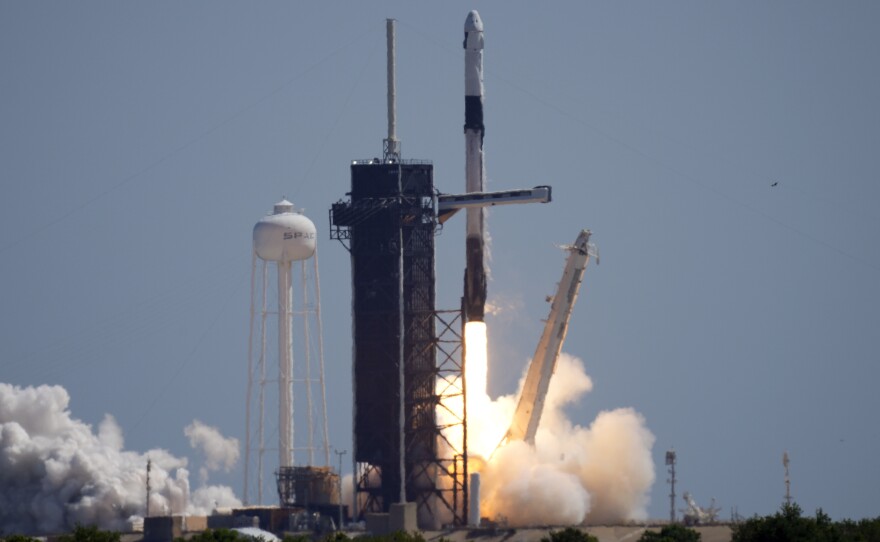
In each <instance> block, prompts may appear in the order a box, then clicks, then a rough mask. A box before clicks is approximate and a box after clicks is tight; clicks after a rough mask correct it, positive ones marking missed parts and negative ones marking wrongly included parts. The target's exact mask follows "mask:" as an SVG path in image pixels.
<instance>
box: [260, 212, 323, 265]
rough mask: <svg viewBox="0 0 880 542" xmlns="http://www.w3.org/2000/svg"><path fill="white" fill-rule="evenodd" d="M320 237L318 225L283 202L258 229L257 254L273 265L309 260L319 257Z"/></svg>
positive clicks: (265, 218) (261, 221) (264, 218)
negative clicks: (317, 253)
mask: <svg viewBox="0 0 880 542" xmlns="http://www.w3.org/2000/svg"><path fill="white" fill-rule="evenodd" d="M317 237H318V234H317V230H316V229H315V224H314V223H313V222H312V221H311V220H309V219H308V218H306V217H305V215H302V214H300V213H297V212H295V211H294V210H293V204H292V203H290V202H289V201H287V200H286V199H283V200H281V201H279V202H278V203H276V204H275V211H274V212H273V214H271V215H268V216H265V217H263V218H262V219H261V220H260V221H259V222H257V224H256V225H255V226H254V250H255V251H256V252H257V256H259V257H260V258H262V259H263V260H268V261H270V262H292V261H297V260H307V259H309V258H311V257H312V255H313V254H314V253H315V246H316V243H317Z"/></svg>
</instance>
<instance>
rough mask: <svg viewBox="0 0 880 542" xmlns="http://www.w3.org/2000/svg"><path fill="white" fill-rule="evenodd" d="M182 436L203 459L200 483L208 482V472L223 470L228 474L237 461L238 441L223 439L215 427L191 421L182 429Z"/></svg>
mask: <svg viewBox="0 0 880 542" xmlns="http://www.w3.org/2000/svg"><path fill="white" fill-rule="evenodd" d="M183 434H184V435H186V436H187V437H188V438H189V445H190V446H192V448H193V449H194V450H198V451H200V452H201V453H202V455H203V456H204V458H205V464H204V467H202V468H201V469H200V478H201V480H202V483H206V482H207V481H208V473H209V472H210V471H217V470H220V469H223V470H224V471H226V472H229V471H230V470H232V467H234V466H235V463H236V462H237V461H238V456H239V448H238V439H237V438H234V437H229V438H227V437H224V436H223V435H222V434H220V431H218V430H217V428H216V427H211V426H210V425H206V424H204V423H202V422H200V421H199V420H193V422H192V423H191V424H189V425H187V426H186V427H184V428H183Z"/></svg>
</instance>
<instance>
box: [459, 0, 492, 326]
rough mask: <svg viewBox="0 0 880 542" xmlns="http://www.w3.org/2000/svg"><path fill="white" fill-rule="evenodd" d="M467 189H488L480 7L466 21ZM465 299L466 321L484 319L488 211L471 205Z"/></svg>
mask: <svg viewBox="0 0 880 542" xmlns="http://www.w3.org/2000/svg"><path fill="white" fill-rule="evenodd" d="M464 89H465V92H464V138H465V191H466V192H485V173H486V169H485V165H484V164H483V136H484V135H485V132H486V128H485V126H484V125H483V22H482V21H481V20H480V14H479V13H477V12H476V11H471V12H470V13H468V16H467V19H466V20H465V23H464ZM466 229H467V240H466V254H467V259H466V267H465V277H464V303H463V305H464V306H463V307H462V309H463V310H464V313H465V314H464V316H465V320H466V321H482V320H483V316H484V312H485V305H486V267H485V264H484V261H483V260H484V255H485V227H484V211H483V208H482V207H478V208H470V209H467V223H466Z"/></svg>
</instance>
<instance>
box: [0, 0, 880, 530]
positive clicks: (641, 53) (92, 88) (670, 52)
mask: <svg viewBox="0 0 880 542" xmlns="http://www.w3.org/2000/svg"><path fill="white" fill-rule="evenodd" d="M474 8H476V9H478V10H479V11H480V15H481V17H482V19H483V22H484V24H485V40H486V50H485V73H486V93H487V96H486V111H485V114H486V117H485V120H486V140H485V146H486V164H487V171H488V178H489V182H490V188H491V189H504V188H515V187H529V186H534V185H538V184H549V185H552V186H553V196H554V201H553V202H552V203H551V204H548V205H540V206H539V205H532V206H521V207H507V208H501V209H497V210H493V211H492V213H491V216H490V217H489V219H488V224H489V229H490V232H491V235H492V261H491V268H492V280H491V282H490V284H489V296H490V301H491V302H493V303H494V304H496V305H498V306H500V307H502V308H503V309H504V310H503V311H502V312H501V313H500V314H499V315H497V316H496V317H494V318H493V319H491V320H490V321H489V322H488V323H489V327H490V368H489V371H490V377H489V378H490V391H491V392H492V393H495V394H500V393H510V392H512V391H513V390H514V389H515V387H516V383H517V379H518V378H519V375H520V374H521V372H522V371H523V369H524V367H525V363H526V360H527V358H529V357H530V356H531V355H532V352H533V350H534V347H535V344H536V342H537V340H538V337H539V335H540V332H541V322H540V319H541V318H545V317H546V312H547V310H548V305H547V304H546V303H545V302H544V298H545V295H547V294H550V293H552V292H553V290H554V287H555V282H556V281H557V280H558V278H559V275H560V274H561V271H562V265H563V261H564V259H563V253H562V252H561V251H559V250H558V249H557V248H555V246H554V245H558V244H563V243H570V242H572V241H574V239H575V237H576V236H577V233H578V231H579V230H580V229H581V228H590V229H591V230H592V231H593V241H594V242H595V243H596V244H597V245H598V247H599V250H600V252H601V255H602V263H601V265H600V266H594V265H592V264H591V266H590V268H589V269H588V270H587V273H586V278H585V281H584V285H583V288H582V290H581V294H582V295H581V297H580V300H579V304H578V305H577V307H576V309H575V312H574V315H573V318H572V323H571V329H570V332H569V335H568V340H567V342H566V345H565V348H564V350H565V351H566V352H569V353H571V354H573V355H575V356H578V357H580V358H581V359H583V360H584V362H585V365H586V367H587V372H588V373H589V374H590V375H591V377H592V378H593V382H594V390H593V391H592V393H590V394H589V395H587V396H586V398H585V399H584V400H582V401H581V402H580V403H579V404H577V405H576V407H575V408H573V409H571V412H570V414H571V417H572V418H573V419H574V420H575V421H577V422H579V423H582V424H587V423H589V422H590V421H591V420H593V419H594V418H595V416H596V414H597V413H598V412H599V411H601V410H603V409H611V408H616V407H626V406H631V407H634V408H635V409H637V410H638V411H639V412H641V413H642V414H643V415H644V416H645V419H646V423H647V426H648V427H649V428H650V430H651V431H652V432H653V433H654V435H655V436H656V443H655V446H654V457H655V458H656V469H657V481H656V483H655V484H654V489H653V491H652V494H651V496H652V501H651V505H650V508H649V512H650V514H651V516H652V517H661V518H662V517H666V516H668V506H669V505H668V498H667V497H666V495H667V494H668V492H669V489H668V486H667V485H666V483H665V479H666V473H665V467H664V465H663V458H664V453H665V451H666V450H667V449H669V448H671V447H674V448H675V449H676V450H677V452H678V458H679V465H678V478H679V486H678V490H679V493H681V492H682V491H684V490H688V491H691V492H692V493H693V494H694V496H695V498H696V499H697V500H698V501H699V502H703V503H708V501H709V499H710V498H711V497H715V498H716V500H717V503H718V505H720V506H721V507H722V510H723V512H722V515H723V516H724V517H728V516H729V514H730V510H731V508H732V507H736V508H737V509H738V510H739V512H740V513H741V514H745V515H751V514H753V513H760V514H767V513H771V512H773V511H774V510H775V509H776V508H777V507H778V506H779V504H780V503H781V501H782V497H783V495H784V485H783V469H782V461H781V460H782V453H783V451H785V450H788V452H789V454H790V456H791V477H792V493H793V496H794V498H795V500H796V501H797V502H798V503H799V504H801V505H802V507H803V508H804V509H805V510H806V511H808V512H812V511H814V510H815V509H816V508H817V507H822V508H824V509H825V511H827V512H828V513H830V514H831V515H832V516H834V517H837V518H841V517H856V518H859V517H865V516H871V517H873V516H876V515H878V513H880V510H878V508H877V503H878V502H880V467H878V465H877V463H876V458H877V457H880V424H878V423H877V420H876V418H877V413H878V411H880V399H878V393H877V392H876V387H877V384H876V383H877V382H878V380H880V368H878V363H877V361H878V360H877V341H876V339H877V337H878V324H880V314H878V306H880V281H878V277H880V253H878V249H877V242H876V239H877V237H878V234H880V213H878V212H877V210H876V209H877V205H878V203H880V183H878V170H880V107H878V106H877V97H878V96H880V70H878V67H877V66H878V62H877V59H878V58H880V34H878V32H877V29H878V27H880V4H877V3H876V2H867V1H866V2H858V1H854V2H845V3H833V2H821V3H817V2H793V1H780V2H736V3H734V2H711V3H705V2H662V3H661V2H614V3H612V2H601V3H594V2H566V3H557V4H551V5H548V4H538V3H525V2H508V1H503V2H502V1H497V2H494V1H488V2H483V1H480V2H476V3H462V2H443V3H439V2H438V3H413V2H373V3H366V2H335V1H333V2H320V3H318V2H315V3H306V2H300V3H294V2H259V3H243V2H225V1H222V2H206V1H192V2H138V3H135V2H109V1H102V2H75V3H74V2H24V1H8V0H7V1H4V2H2V3H0V182H2V198H0V277H2V281H0V381H3V382H8V383H13V384H17V385H23V386H24V385H36V384H41V383H52V384H61V385H63V386H64V387H65V388H66V389H67V390H68V391H69V392H70V394H71V397H72V401H71V410H72V412H73V414H74V416H75V417H78V418H81V419H83V420H85V421H87V422H89V423H94V424H97V423H98V422H99V421H100V420H101V418H102V416H103V414H104V413H112V414H113V415H114V416H116V418H117V420H118V421H119V424H120V425H121V427H122V429H123V431H124V432H125V438H126V447H128V448H130V449H134V450H146V449H149V448H153V447H162V448H167V449H169V450H170V451H172V452H173V453H175V454H177V455H189V456H191V458H192V464H193V466H194V468H193V469H192V470H196V468H197V467H198V465H199V463H198V461H199V460H198V458H196V457H195V454H194V453H193V451H192V450H191V449H190V447H189V444H188V440H187V437H186V436H185V435H184V432H183V428H184V427H185V426H187V425H189V424H190V423H192V421H193V420H194V419H199V420H201V421H202V422H204V423H206V424H209V425H212V426H215V427H218V428H219V429H220V431H221V432H222V433H223V434H224V435H226V436H234V437H237V438H239V439H240V440H243V439H244V403H245V399H244V397H245V387H246V386H245V382H246V351H247V336H248V305H249V301H250V297H249V295H250V294H249V292H250V290H249V288H250V284H249V280H250V262H251V228H252V227H253V224H254V223H255V222H256V220H258V219H259V218H260V217H261V216H263V215H264V214H265V213H266V212H267V211H269V210H270V209H271V206H272V204H273V203H274V202H275V201H277V200H278V199H280V197H281V196H282V195H286V196H287V197H288V198H289V199H291V200H292V201H293V202H294V203H295V204H296V205H297V206H298V207H302V208H305V212H306V214H307V215H308V216H310V217H311V218H312V219H313V220H314V221H315V223H316V225H317V226H318V228H319V232H322V233H321V234H320V240H319V247H320V248H319V250H320V265H321V285H322V295H323V313H324V322H325V342H326V363H327V377H328V382H329V383H328V394H329V396H330V398H331V400H330V407H331V408H330V423H331V429H330V433H331V440H332V442H333V445H334V446H335V447H338V448H340V449H348V450H350V448H351V439H350V433H351V381H350V380H351V378H350V377H351V339H350V337H351V330H350V311H351V307H350V292H351V290H350V269H351V267H350V262H349V257H348V253H347V252H346V251H345V249H344V248H343V247H342V246H341V245H340V244H339V243H337V242H335V241H331V240H330V239H329V235H328V219H327V213H328V209H329V206H330V204H331V203H333V202H335V201H337V200H338V199H340V198H343V197H344V194H345V192H347V191H348V190H349V182H350V180H349V164H350V163H351V160H352V159H358V158H369V157H372V156H378V155H380V153H381V151H382V138H383V137H384V136H385V56H384V46H385V24H384V20H385V18H387V17H393V18H396V19H397V20H398V21H399V24H398V54H399V57H398V66H399V67H398V98H399V102H398V119H399V125H398V136H399V137H400V139H401V140H402V141H403V154H404V157H405V158H421V159H430V160H432V161H433V163H434V168H435V182H436V184H437V187H438V188H439V189H440V190H441V191H444V192H456V191H461V190H462V189H463V186H464V178H463V176H464V175H463V174H464V136H463V132H462V125H463V122H464V111H463V109H464V108H463V105H464V100H463V99H462V94H463V87H464V83H463V52H462V47H461V43H462V37H463V23H464V20H465V17H466V15H467V13H468V11H469V10H470V9H474ZM775 183H778V184H776V185H775V186H773V185H774V184H775ZM463 267H464V229H463V218H462V217H456V218H455V219H453V220H452V221H450V222H449V223H447V225H446V227H445V228H444V229H443V232H442V234H441V235H440V236H439V237H438V239H437V276H438V283H437V291H438V304H439V306H440V308H453V307H456V306H457V305H458V297H459V296H460V288H461V277H462V270H463ZM272 457H274V456H272V455H270V458H272ZM240 465H241V463H240V462H239V466H240ZM241 477H242V474H241V469H240V468H238V469H236V470H234V471H233V472H232V473H230V474H229V475H228V476H217V475H213V476H212V479H211V481H212V482H221V483H228V484H230V485H232V486H233V487H234V488H235V489H236V490H237V491H239V490H240V488H241ZM194 483H195V481H194ZM680 506H683V504H680Z"/></svg>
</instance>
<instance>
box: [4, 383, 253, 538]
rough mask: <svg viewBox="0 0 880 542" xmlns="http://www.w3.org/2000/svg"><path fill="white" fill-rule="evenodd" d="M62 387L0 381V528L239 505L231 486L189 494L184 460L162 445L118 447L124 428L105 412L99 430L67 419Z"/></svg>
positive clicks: (110, 523)
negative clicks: (142, 449) (148, 488)
mask: <svg viewBox="0 0 880 542" xmlns="http://www.w3.org/2000/svg"><path fill="white" fill-rule="evenodd" d="M69 403H70V396H69V395H68V393H67V391H66V390H65V389H64V388H63V387H61V386H46V385H43V386H38V387H26V388H21V387H17V386H12V385H9V384H3V383H0V528H2V531H3V532H4V533H26V534H32V533H53V532H60V531H65V530H68V529H70V528H71V527H72V526H74V525H75V524H76V523H82V524H94V525H98V526H99V527H100V528H103V529H116V530H123V529H125V528H126V524H127V523H128V522H129V521H131V520H132V519H134V518H137V517H142V516H143V515H144V512H145V510H146V467H147V460H148V459H149V460H150V461H151V462H152V470H151V472H150V485H151V495H150V510H151V512H152V513H155V514H165V513H174V514H180V513H187V514H206V513H209V512H210V510H211V508H213V507H214V506H215V505H219V506H239V505H240V504H241V503H240V501H239V500H238V499H236V498H235V495H234V494H233V492H232V490H231V489H229V488H225V487H219V486H212V487H203V488H200V489H198V490H196V491H195V492H194V493H192V494H190V485H189V471H188V470H187V468H186V466H187V460H186V458H177V457H174V456H173V455H171V454H170V453H169V452H167V451H165V450H161V449H155V450H150V451H148V452H146V453H137V452H131V451H126V450H124V449H123V446H124V439H123V436H122V430H121V429H120V428H119V425H118V424H117V423H116V421H115V420H114V419H113V417H112V416H110V415H107V416H105V418H104V420H103V421H102V422H101V423H100V424H99V426H98V431H97V433H95V432H93V430H92V426H90V425H89V424H86V423H84V422H82V421H81V420H78V419H75V418H73V417H72V414H71V412H70V411H69V410H68V405H69Z"/></svg>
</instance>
